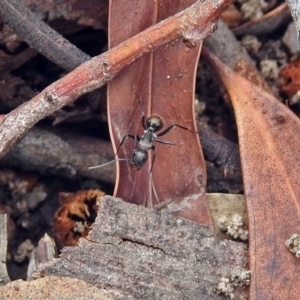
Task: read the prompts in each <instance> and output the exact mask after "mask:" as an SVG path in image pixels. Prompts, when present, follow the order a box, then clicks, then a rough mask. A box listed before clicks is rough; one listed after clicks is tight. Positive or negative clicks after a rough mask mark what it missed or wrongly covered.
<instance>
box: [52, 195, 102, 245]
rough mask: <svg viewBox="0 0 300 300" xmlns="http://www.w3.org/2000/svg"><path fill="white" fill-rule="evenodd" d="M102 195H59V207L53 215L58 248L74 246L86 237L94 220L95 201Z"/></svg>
mask: <svg viewBox="0 0 300 300" xmlns="http://www.w3.org/2000/svg"><path fill="white" fill-rule="evenodd" d="M104 195H105V194H104V192H102V191H100V190H83V191H79V192H77V193H75V194H73V193H60V194H59V198H60V203H61V206H60V207H59V208H58V210H57V211H56V213H55V220H54V225H53V234H54V235H55V238H56V240H57V242H58V245H59V246H61V247H62V246H74V245H76V244H77V242H78V240H79V238H81V237H85V236H87V234H88V232H89V229H90V226H91V225H92V223H93V222H94V221H95V218H96V211H97V201H99V197H102V196H104Z"/></svg>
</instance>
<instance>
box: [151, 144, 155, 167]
mask: <svg viewBox="0 0 300 300" xmlns="http://www.w3.org/2000/svg"><path fill="white" fill-rule="evenodd" d="M151 149H152V151H153V157H152V162H151V167H150V173H151V172H152V168H153V165H154V161H155V156H156V147H155V146H154V145H152V147H151Z"/></svg>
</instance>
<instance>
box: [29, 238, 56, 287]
mask: <svg viewBox="0 0 300 300" xmlns="http://www.w3.org/2000/svg"><path fill="white" fill-rule="evenodd" d="M54 257H57V248H56V246H55V242H54V239H52V238H51V237H50V236H49V235H48V234H47V233H45V234H44V236H43V237H42V238H41V239H40V240H39V243H38V245H37V247H36V248H35V249H34V250H33V251H32V253H31V256H30V260H29V265H28V269H27V281H30V280H31V276H32V274H33V273H34V272H35V271H36V270H37V268H38V266H39V265H40V264H42V263H46V262H48V261H51V260H52V259H53V258H54Z"/></svg>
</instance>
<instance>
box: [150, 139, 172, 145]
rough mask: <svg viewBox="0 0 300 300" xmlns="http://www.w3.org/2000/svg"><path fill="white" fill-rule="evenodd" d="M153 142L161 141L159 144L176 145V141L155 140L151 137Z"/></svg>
mask: <svg viewBox="0 0 300 300" xmlns="http://www.w3.org/2000/svg"><path fill="white" fill-rule="evenodd" d="M153 140H154V141H155V142H158V143H161V144H165V145H176V143H172V142H168V141H162V140H157V139H153Z"/></svg>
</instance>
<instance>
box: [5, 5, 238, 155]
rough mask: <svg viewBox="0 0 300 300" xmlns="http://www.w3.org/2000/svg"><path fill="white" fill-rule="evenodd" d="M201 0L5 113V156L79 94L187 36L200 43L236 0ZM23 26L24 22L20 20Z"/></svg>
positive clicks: (186, 38)
mask: <svg viewBox="0 0 300 300" xmlns="http://www.w3.org/2000/svg"><path fill="white" fill-rule="evenodd" d="M216 2H218V1H203V0H198V1H197V2H196V3H194V4H193V5H192V6H190V7H189V8H187V9H186V10H184V11H182V12H180V13H178V14H176V15H175V16H173V17H170V18H168V19H166V20H164V21H162V22H160V23H158V24H156V25H154V26H152V27H150V28H148V29H147V30H145V31H144V32H142V33H139V34H137V35H136V36H134V37H132V38H130V39H128V40H127V41H125V42H123V43H121V44H120V45H118V46H116V47H114V48H113V49H111V50H109V51H107V52H106V53H103V54H102V55H99V56H96V57H94V58H92V59H90V60H89V61H87V62H85V63H84V64H82V65H81V66H80V67H78V68H77V69H75V70H74V71H72V72H71V73H69V74H67V75H66V76H65V77H63V78H62V79H60V80H58V81H56V82H55V83H53V84H51V85H50V86H48V87H47V88H46V89H44V90H43V91H42V92H41V93H40V94H38V95H37V96H35V97H34V98H32V99H31V100H30V101H28V102H26V103H24V104H23V105H21V106H20V107H18V108H17V109H15V110H13V111H12V112H10V113H9V114H7V115H5V116H3V117H2V120H1V123H0V132H1V144H0V153H1V157H2V156H3V155H4V154H5V153H6V152H7V151H8V150H9V148H10V147H11V145H12V144H13V143H14V142H15V141H16V140H17V139H18V138H20V137H21V136H22V135H23V134H24V133H25V132H26V130H28V129H29V128H30V127H32V126H33V125H34V124H36V123H37V122H38V121H40V120H41V119H43V118H45V117H47V116H49V115H51V114H52V113H53V112H55V111H56V110H58V109H60V108H62V107H63V106H65V105H68V104H70V103H72V102H73V101H74V100H75V99H77V98H78V97H79V96H81V95H83V94H86V93H88V92H91V91H93V90H95V89H97V88H100V87H102V86H103V85H105V84H106V83H107V82H109V81H110V80H111V79H112V78H113V77H114V76H115V75H116V74H118V73H119V72H120V71H121V70H123V69H124V68H125V67H127V66H128V65H130V64H131V63H132V62H133V61H135V60H137V59H138V58H140V57H141V56H143V55H145V54H146V53H149V52H151V51H154V50H155V49H156V48H157V47H159V46H162V45H165V44H167V43H170V42H171V41H173V40H175V39H178V38H184V40H186V41H187V42H188V44H189V45H194V44H195V43H200V42H201V41H202V40H203V39H204V38H205V37H206V36H207V35H209V34H210V33H211V32H212V31H213V30H214V29H215V28H216V26H215V23H216V21H217V19H218V17H219V16H220V14H221V13H222V11H224V10H225V9H226V8H227V7H228V6H229V5H230V4H232V3H233V0H220V1H219V3H216ZM20 26H22V24H20Z"/></svg>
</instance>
